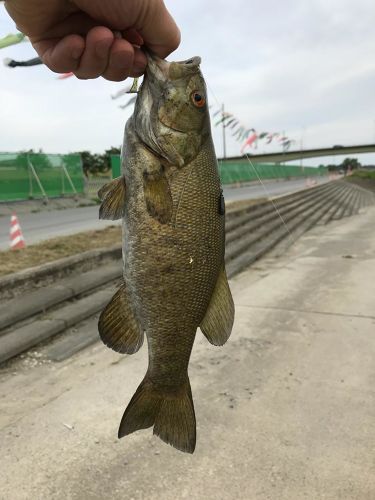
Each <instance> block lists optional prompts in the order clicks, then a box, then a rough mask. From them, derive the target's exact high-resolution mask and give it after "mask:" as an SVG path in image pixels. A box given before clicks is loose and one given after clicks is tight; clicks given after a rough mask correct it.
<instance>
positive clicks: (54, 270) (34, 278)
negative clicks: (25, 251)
mask: <svg viewBox="0 0 375 500" xmlns="http://www.w3.org/2000/svg"><path fill="white" fill-rule="evenodd" d="M121 253H122V246H121V244H118V245H115V246H112V247H110V248H98V249H97V250H88V251H87V252H83V253H79V254H76V255H71V256H70V257H64V258H63V259H59V260H55V261H52V262H48V263H46V264H42V265H40V266H35V267H30V268H28V269H24V270H22V271H18V272H16V273H12V274H9V275H6V276H4V277H2V278H0V294H2V293H4V292H6V291H7V290H9V289H14V288H17V287H21V286H23V285H24V284H25V283H26V282H28V281H31V282H33V284H35V283H37V282H39V281H42V280H43V279H44V278H50V277H59V275H61V274H63V275H67V274H70V273H71V272H72V271H74V270H75V269H76V268H77V267H78V266H82V264H83V263H85V264H86V267H87V264H90V265H92V264H94V263H96V262H97V263H100V262H101V261H103V260H106V259H110V260H113V259H120V258H121ZM80 272H82V267H80Z"/></svg>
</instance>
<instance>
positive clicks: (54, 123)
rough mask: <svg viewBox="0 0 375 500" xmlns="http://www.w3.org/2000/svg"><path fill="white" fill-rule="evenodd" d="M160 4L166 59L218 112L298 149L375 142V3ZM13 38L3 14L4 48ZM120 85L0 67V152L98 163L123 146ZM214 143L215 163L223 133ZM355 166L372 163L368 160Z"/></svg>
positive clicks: (12, 50)
mask: <svg viewBox="0 0 375 500" xmlns="http://www.w3.org/2000/svg"><path fill="white" fill-rule="evenodd" d="M166 4H167V6H168V7H169V9H170V11H171V12H172V14H173V16H174V17H175V19H176V21H177V23H178V24H179V26H180V28H181V32H182V42H181V46H180V48H179V49H178V50H177V51H176V52H175V53H174V54H173V55H172V56H171V57H170V59H177V60H180V59H186V58H189V57H191V56H193V55H200V56H201V57H202V71H203V73H204V75H205V78H206V82H207V83H208V86H209V89H210V91H209V96H208V97H209V102H210V104H211V105H213V111H215V110H216V109H218V107H219V106H220V104H221V103H222V102H223V103H224V104H225V108H226V110H227V111H229V112H231V113H233V114H234V115H236V116H237V117H238V118H239V119H240V120H241V121H242V122H243V123H244V124H245V125H247V126H248V127H249V128H250V127H254V128H255V129H256V130H257V131H258V132H261V131H268V132H282V131H285V133H286V135H287V136H288V137H290V138H292V139H294V140H295V141H297V145H299V144H300V141H301V139H302V140H303V147H304V148H312V147H319V146H332V145H334V144H342V145H350V144H359V143H361V144H365V143H375V31H374V21H375V2H374V0H356V1H355V2H353V1H352V0H308V1H307V0H303V1H301V0H284V1H283V2H280V1H279V0H277V1H276V0H268V1H267V2H265V1H264V0H262V1H260V0H255V1H254V0H250V1H249V0H232V1H228V0H225V1H224V0H205V1H204V2H202V0H200V1H198V0H190V1H189V2H179V1H172V0H167V1H166ZM15 31H16V29H15V26H14V23H13V21H12V20H11V19H10V18H9V16H8V15H7V13H6V11H5V9H4V6H3V5H0V38H2V37H3V36H5V35H6V34H8V33H14V32H15ZM5 57H10V58H14V59H19V60H22V59H29V58H32V57H35V52H34V50H33V48H32V46H31V45H30V44H29V43H21V44H19V45H15V46H12V47H8V48H5V49H1V50H0V59H3V58H5ZM124 85H125V84H124V83H123V82H122V83H113V82H107V81H105V80H103V79H96V80H91V81H90V80H89V81H80V80H77V79H76V78H69V79H67V80H64V81H59V80H57V78H56V75H55V74H54V73H52V72H50V71H49V70H48V69H47V68H45V67H44V66H37V67H33V68H14V69H10V68H7V67H5V66H3V65H2V64H0V151H18V150H21V149H28V148H34V149H39V148H43V150H44V151H46V152H55V153H65V152H70V151H77V150H83V149H89V150H91V151H95V152H102V151H104V149H106V148H108V147H110V146H118V145H120V143H121V142H122V135H123V128H124V124H125V121H126V120H127V118H128V117H129V115H130V113H131V109H129V110H126V111H123V110H121V109H119V107H118V106H119V105H120V104H123V103H125V102H126V100H127V97H125V98H122V99H118V100H116V101H113V100H111V98H110V95H111V94H114V93H115V92H117V91H118V90H119V89H121V88H122V87H124ZM213 132H214V134H213V135H214V140H215V144H216V150H217V154H218V156H221V154H222V141H221V132H220V129H219V128H215V129H214V130H213ZM240 146H241V144H240V143H238V142H236V141H235V140H233V139H231V138H230V134H229V137H228V148H227V149H228V154H229V155H238V154H239V150H240ZM279 149H280V148H279ZM293 149H294V147H293ZM274 150H277V149H276V146H275V145H271V146H267V147H266V146H263V145H262V143H260V144H259V147H258V151H259V152H263V151H269V152H271V151H274ZM252 152H253V153H255V152H256V151H252ZM362 158H363V160H364V161H371V162H374V161H375V159H374V158H375V155H366V157H365V156H363V157H362ZM336 159H337V160H341V158H340V157H337V158H336ZM328 161H332V160H328ZM307 163H310V164H316V163H319V160H312V161H308V162H307Z"/></svg>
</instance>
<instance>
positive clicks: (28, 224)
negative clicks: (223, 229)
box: [0, 177, 328, 250]
mask: <svg viewBox="0 0 375 500" xmlns="http://www.w3.org/2000/svg"><path fill="white" fill-rule="evenodd" d="M327 180H328V179H327V178H326V177H325V178H317V181H318V182H319V183H321V182H326V181H327ZM305 187H306V181H305V180H304V179H297V180H290V181H271V182H269V181H268V182H264V184H263V185H261V184H259V183H253V184H249V185H247V186H241V187H238V188H232V187H231V188H228V187H227V188H224V196H225V200H226V201H227V202H230V201H239V200H246V199H256V198H263V197H270V196H271V197H274V196H279V195H282V194H286V193H290V192H293V191H299V190H300V189H304V188H305ZM18 219H19V221H20V224H21V229H22V232H23V235H24V238H25V241H26V244H32V243H37V242H39V241H42V240H47V239H49V238H54V237H56V236H64V235H69V234H74V233H79V232H81V231H89V230H95V229H102V228H104V227H106V226H109V225H113V224H119V223H120V222H117V221H116V222H113V221H102V220H99V219H98V207H97V206H94V207H81V208H68V209H65V210H52V211H49V212H38V213H30V214H18ZM9 224H10V221H9V218H8V217H0V250H7V249H8V248H9Z"/></svg>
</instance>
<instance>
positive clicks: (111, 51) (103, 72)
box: [5, 0, 180, 81]
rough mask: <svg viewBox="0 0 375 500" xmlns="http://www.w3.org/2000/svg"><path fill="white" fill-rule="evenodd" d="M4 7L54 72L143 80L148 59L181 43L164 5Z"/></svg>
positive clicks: (16, 1)
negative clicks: (147, 54) (146, 51)
mask: <svg viewBox="0 0 375 500" xmlns="http://www.w3.org/2000/svg"><path fill="white" fill-rule="evenodd" d="M5 7H6V9H7V10H8V12H9V14H10V16H11V17H12V18H13V19H14V21H15V22H16V24H17V27H18V29H19V30H20V31H22V33H25V34H26V35H27V36H28V37H29V38H30V41H31V43H32V44H33V46H34V48H35V50H36V51H37V53H38V54H39V56H40V57H41V59H42V61H43V62H44V64H46V66H48V67H49V68H50V69H51V70H52V71H55V72H57V73H67V72H70V71H72V72H73V73H74V74H75V75H76V76H77V77H78V78H81V79H87V78H97V77H98V76H103V77H104V78H106V79H107V80H112V81H121V80H124V79H125V78H126V77H128V76H132V77H137V76H140V75H141V74H142V73H143V72H144V71H145V68H146V64H147V60H146V57H145V54H144V53H143V51H142V50H141V48H140V46H142V45H145V46H146V47H148V48H149V49H151V50H152V51H153V52H154V53H155V54H157V55H158V56H159V57H162V58H164V57H166V56H168V55H169V54H170V53H171V52H173V50H175V49H176V48H177V47H178V45H179V43H180V32H179V29H178V27H177V25H176V23H175V21H174V20H173V18H172V17H171V15H170V14H169V12H168V10H167V9H166V7H165V5H164V3H163V0H6V1H5Z"/></svg>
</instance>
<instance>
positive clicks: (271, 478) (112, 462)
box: [0, 208, 375, 500]
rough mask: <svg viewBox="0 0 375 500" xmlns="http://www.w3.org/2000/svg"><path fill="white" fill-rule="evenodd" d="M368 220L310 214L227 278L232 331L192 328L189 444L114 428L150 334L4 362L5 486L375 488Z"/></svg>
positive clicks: (99, 491)
mask: <svg viewBox="0 0 375 500" xmlns="http://www.w3.org/2000/svg"><path fill="white" fill-rule="evenodd" d="M374 223H375V209H374V208H367V209H366V211H365V212H362V213H361V214H360V215H358V216H357V217H353V218H350V219H347V218H346V219H342V220H340V221H336V222H332V224H330V225H329V226H319V227H315V228H314V229H313V230H311V231H310V232H309V233H307V234H305V235H304V236H303V237H302V238H301V239H300V240H299V241H298V242H296V243H295V245H294V246H293V247H292V248H289V250H287V251H286V253H285V254H284V255H283V257H282V258H280V259H275V260H273V259H268V260H262V261H261V262H260V263H258V265H257V266H256V267H255V266H254V267H252V268H251V269H249V270H247V271H246V272H244V273H242V274H240V275H238V276H237V277H236V278H235V279H234V280H232V282H231V286H232V290H233V293H234V299H235V303H236V322H235V327H234V331H233V334H232V337H231V339H230V341H229V342H228V344H227V345H225V346H224V347H221V348H217V347H213V346H211V345H209V344H208V343H207V341H206V340H205V339H204V338H203V336H202V335H200V334H198V336H197V341H196V345H195V346H194V350H193V354H192V360H191V364H190V379H191V385H192V391H193V397H194V401H195V409H196V415H197V423H198V443H197V449H196V452H195V454H194V455H193V456H190V455H185V454H182V453H180V452H177V451H176V450H174V449H172V448H170V447H169V446H167V445H165V444H164V443H162V442H161V441H160V440H158V439H157V438H156V437H153V436H152V433H151V431H150V430H146V431H142V432H137V433H136V434H134V435H131V436H128V437H126V438H124V439H122V440H120V441H118V440H117V438H116V433H117V427H118V424H119V421H120V418H121V416H122V413H123V410H124V408H125V406H126V404H127V403H128V401H129V399H130V397H131V396H132V394H133V392H134V391H135V389H136V387H137V386H138V384H139V382H140V381H141V379H142V377H143V375H144V373H145V370H146V364H147V349H146V348H145V347H146V346H144V347H143V348H142V349H141V351H140V352H139V353H137V354H135V355H133V356H121V355H118V354H116V353H113V352H111V351H110V350H109V349H107V348H105V347H104V346H102V345H101V344H95V345H94V346H93V347H91V348H90V349H86V350H85V351H82V352H80V353H79V354H78V355H75V356H74V357H73V358H70V359H69V360H66V361H63V362H62V363H60V364H53V363H52V364H51V363H42V362H39V361H38V360H39V359H40V358H39V354H40V353H39V351H36V352H34V353H30V354H29V355H28V356H26V357H24V358H23V359H18V360H16V361H15V362H13V363H11V364H10V365H8V367H7V368H6V369H2V371H1V379H0V400H1V406H2V411H1V413H0V444H1V450H2V453H1V456H0V484H1V493H0V497H2V498H11V499H12V500H18V499H29V498H41V499H44V498H48V499H64V500H65V499H84V500H86V499H90V500H91V499H98V500H99V499H100V500H102V499H103V498H105V499H119V500H120V499H121V500H124V499H129V500H130V499H135V500H138V499H142V500H143V499H147V500H160V499H163V500H176V499H183V498H188V499H194V500H196V499H199V500H200V499H202V500H203V499H204V500H211V499H212V500H218V499H219V500H220V499H223V500H224V499H225V500H228V499H250V500H253V499H254V500H266V499H267V500H269V499H271V500H300V499H302V498H303V499H309V500H316V499H320V498H324V499H326V500H337V499H345V500H373V498H374V497H375V473H374V460H373V457H374V445H375V419H374V416H375V415H374V408H375V393H374V380H375V368H374V359H375V335H374V333H375V307H374V297H375V289H374V283H375V235H374V232H373V231H371V230H370V229H371V228H372V227H374ZM76 333H77V335H78V334H79V333H80V332H79V331H78V332H76Z"/></svg>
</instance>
